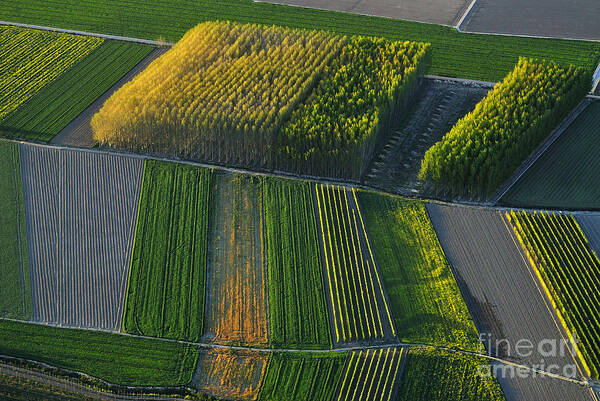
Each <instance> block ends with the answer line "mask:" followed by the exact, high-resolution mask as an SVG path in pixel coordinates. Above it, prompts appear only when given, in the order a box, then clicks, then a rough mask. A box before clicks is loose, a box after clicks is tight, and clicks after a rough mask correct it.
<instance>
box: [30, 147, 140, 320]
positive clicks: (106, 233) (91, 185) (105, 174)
mask: <svg viewBox="0 0 600 401" xmlns="http://www.w3.org/2000/svg"><path fill="white" fill-rule="evenodd" d="M20 151H21V164H22V177H23V185H24V200H25V212H26V226H27V242H28V244H29V262H30V271H31V287H32V294H33V317H32V318H33V320H34V321H38V322H47V323H55V324H62V325H66V326H74V327H89V328H101V329H106V330H119V329H120V327H121V321H122V314H123V304H124V297H125V292H126V279H127V274H128V271H129V260H130V258H131V249H132V245H133V233H134V225H135V220H136V216H137V207H138V202H139V193H140V186H141V181H142V170H143V162H142V160H141V159H137V158H131V157H125V156H119V155H106V154H100V153H90V152H84V151H77V150H59V149H54V148H48V147H44V146H36V145H27V144H22V145H21V147H20Z"/></svg>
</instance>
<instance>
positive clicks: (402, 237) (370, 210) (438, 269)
mask: <svg viewBox="0 0 600 401" xmlns="http://www.w3.org/2000/svg"><path fill="white" fill-rule="evenodd" d="M358 198H359V202H360V204H361V209H362V210H364V214H365V222H366V225H367V228H368V230H369V234H370V236H371V243H372V244H373V251H374V253H375V256H376V257H377V261H378V262H379V267H380V269H381V274H382V277H383V282H384V286H385V288H386V291H387V294H388V297H389V299H390V302H391V305H392V310H393V314H394V318H395V323H396V332H397V334H398V337H399V338H400V340H401V341H405V342H411V343H420V344H434V345H443V346H446V347H456V348H460V349H465V350H471V351H476V350H477V349H478V334H477V330H476V329H475V325H474V323H473V320H472V319H471V315H470V314H469V310H468V309H467V306H466V304H465V302H464V300H463V299H462V296H461V294H460V290H459V288H458V285H457V283H456V280H455V279H454V275H453V274H452V270H451V269H450V266H449V265H448V262H447V261H446V257H445V256H444V252H443V250H442V247H441V245H440V243H439V241H438V238H437V235H436V233H435V231H434V229H433V225H432V224H431V221H430V220H429V216H428V215H427V211H426V209H425V206H424V204H423V203H422V202H419V201H412V200H404V199H401V198H398V197H392V196H388V195H382V194H377V193H374V192H366V191H359V192H358Z"/></svg>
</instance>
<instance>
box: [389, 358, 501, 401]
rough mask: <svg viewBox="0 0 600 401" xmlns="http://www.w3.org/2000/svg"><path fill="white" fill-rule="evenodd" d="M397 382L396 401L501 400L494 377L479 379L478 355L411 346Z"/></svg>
mask: <svg viewBox="0 0 600 401" xmlns="http://www.w3.org/2000/svg"><path fill="white" fill-rule="evenodd" d="M406 358H407V360H406V366H405V367H404V373H403V375H402V379H401V381H400V388H399V390H398V396H397V397H396V400H399V401H421V400H422V401H429V400H434V399H435V400H445V401H463V400H478V401H504V400H505V397H504V394H503V393H502V389H501V388H500V385H499V384H498V381H497V380H496V379H495V378H492V377H487V378H483V377H481V376H480V375H479V373H478V372H479V371H478V366H479V365H480V364H485V363H487V361H485V360H484V359H482V358H478V357H475V356H470V355H463V354H457V353H452V352H447V351H441V350H434V349H429V348H417V347H415V348H411V349H410V350H409V351H408V353H407V356H406Z"/></svg>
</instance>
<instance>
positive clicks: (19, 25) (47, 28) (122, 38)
mask: <svg viewBox="0 0 600 401" xmlns="http://www.w3.org/2000/svg"><path fill="white" fill-rule="evenodd" d="M0 25H4V26H14V27H17V28H26V29H37V30H39V31H49V32H57V33H67V34H71V35H80V36H94V37H97V38H102V39H110V40H119V41H121V42H132V43H139V44H142V45H151V46H157V47H165V46H166V47H172V46H174V45H175V43H172V42H163V41H158V40H148V39H140V38H132V37H129V36H119V35H109V34H105V33H96V32H87V31H78V30H75V29H63V28H54V27H50V26H43V25H31V24H22V23H19V22H10V21H0Z"/></svg>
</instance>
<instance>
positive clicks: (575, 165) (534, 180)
mask: <svg viewBox="0 0 600 401" xmlns="http://www.w3.org/2000/svg"><path fill="white" fill-rule="evenodd" d="M599 119H600V101H595V102H593V103H591V104H590V105H588V106H587V108H586V109H585V110H584V111H583V112H582V113H581V114H580V115H579V117H577V119H576V120H575V121H574V122H573V123H572V124H571V125H570V126H569V127H568V128H567V130H566V131H565V132H563V133H562V134H561V136H559V137H558V139H557V140H556V141H555V142H554V143H553V144H552V145H551V146H550V147H549V148H548V149H547V150H546V151H545V152H544V153H543V154H542V155H541V156H540V158H539V159H538V160H537V161H536V162H535V163H534V164H533V165H532V166H531V167H530V168H529V170H527V171H526V172H525V174H524V175H523V176H522V177H521V178H520V179H519V180H518V181H517V182H516V183H515V185H514V186H513V187H512V188H511V189H510V190H509V191H508V192H507V193H506V194H505V195H504V196H503V197H502V198H501V199H500V203H501V204H503V205H508V206H523V207H532V206H534V207H540V208H561V209H600V177H599V176H598V171H600V161H598V158H597V157H596V155H597V154H598V152H600V128H599V125H598V120H599Z"/></svg>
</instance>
